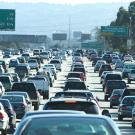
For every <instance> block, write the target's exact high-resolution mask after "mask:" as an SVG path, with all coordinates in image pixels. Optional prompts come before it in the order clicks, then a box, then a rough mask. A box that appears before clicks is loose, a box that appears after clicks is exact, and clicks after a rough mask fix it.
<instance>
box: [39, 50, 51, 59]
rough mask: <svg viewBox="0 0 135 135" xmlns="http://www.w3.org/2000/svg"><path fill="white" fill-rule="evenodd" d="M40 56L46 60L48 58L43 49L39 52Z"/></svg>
mask: <svg viewBox="0 0 135 135" xmlns="http://www.w3.org/2000/svg"><path fill="white" fill-rule="evenodd" d="M40 57H41V58H42V59H47V60H49V53H48V52H47V51H43V52H41V53H40Z"/></svg>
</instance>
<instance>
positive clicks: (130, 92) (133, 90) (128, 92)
mask: <svg viewBox="0 0 135 135" xmlns="http://www.w3.org/2000/svg"><path fill="white" fill-rule="evenodd" d="M134 95H135V87H133V86H132V87H131V86H130V87H126V88H125V89H124V91H123V92H122V95H121V97H120V99H119V101H120V102H121V101H122V99H123V98H124V97H125V96H134Z"/></svg>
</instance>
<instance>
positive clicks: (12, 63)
mask: <svg viewBox="0 0 135 135" xmlns="http://www.w3.org/2000/svg"><path fill="white" fill-rule="evenodd" d="M19 64H20V62H19V60H18V59H10V61H9V68H11V67H16V66H18V65H19Z"/></svg>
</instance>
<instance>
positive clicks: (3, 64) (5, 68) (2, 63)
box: [0, 60, 8, 73]
mask: <svg viewBox="0 0 135 135" xmlns="http://www.w3.org/2000/svg"><path fill="white" fill-rule="evenodd" d="M0 65H2V67H3V68H4V71H5V73H6V72H7V71H8V67H7V63H6V62H5V61H4V60H0Z"/></svg>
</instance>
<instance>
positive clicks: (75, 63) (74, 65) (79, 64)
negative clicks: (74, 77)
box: [71, 62, 84, 71]
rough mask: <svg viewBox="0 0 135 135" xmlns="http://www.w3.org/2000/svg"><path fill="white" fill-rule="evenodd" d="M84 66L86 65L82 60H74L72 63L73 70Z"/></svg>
mask: <svg viewBox="0 0 135 135" xmlns="http://www.w3.org/2000/svg"><path fill="white" fill-rule="evenodd" d="M76 67H77V68H84V65H83V64H82V63H80V62H73V63H72V65H71V71H72V70H73V68H76Z"/></svg>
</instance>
